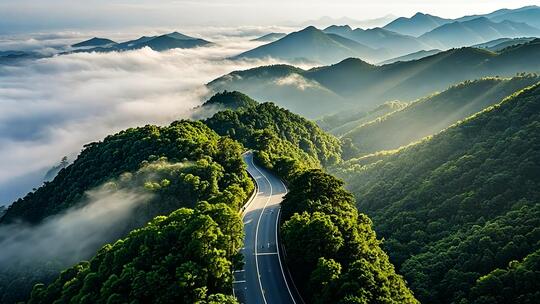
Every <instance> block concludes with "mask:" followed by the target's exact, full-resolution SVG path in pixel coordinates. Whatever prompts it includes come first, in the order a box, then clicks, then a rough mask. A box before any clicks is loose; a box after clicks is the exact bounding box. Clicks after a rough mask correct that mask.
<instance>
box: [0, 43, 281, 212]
mask: <svg viewBox="0 0 540 304" xmlns="http://www.w3.org/2000/svg"><path fill="white" fill-rule="evenodd" d="M215 42H217V44H216V45H215V46H212V47H203V48H197V49H187V50H183V49H175V50H170V51H167V52H155V51H153V50H151V49H149V48H145V49H141V50H135V51H128V52H120V53H118V52H112V53H80V54H70V55H61V56H55V57H51V58H44V59H40V60H36V61H29V62H26V63H24V64H22V65H19V66H0V78H2V81H1V82H0V108H1V109H2V110H1V111H0V204H2V203H4V204H7V203H10V202H11V201H13V200H14V199H15V198H16V197H18V196H20V195H21V194H23V193H25V192H28V191H29V190H30V189H27V188H24V189H18V185H22V184H25V185H26V184H28V183H29V182H28V178H30V177H31V178H33V180H32V183H34V184H35V183H36V176H38V175H39V176H40V177H41V176H43V173H44V171H46V169H47V168H50V167H51V166H53V165H54V164H55V163H57V162H58V161H59V160H60V159H61V158H62V156H64V155H67V156H69V158H70V159H71V160H73V159H74V158H75V157H76V155H77V154H78V152H79V151H80V149H81V147H82V145H84V144H86V143H89V142H92V141H96V140H100V139H102V138H103V137H105V136H106V135H108V134H111V133H115V132H118V131H120V130H122V129H125V128H129V127H135V126H141V125H145V124H168V123H170V122H171V121H173V120H176V119H180V118H186V117H189V115H190V110H191V109H192V108H193V107H195V106H198V105H200V104H201V103H202V101H204V99H205V98H207V97H208V94H209V92H208V91H207V89H206V87H205V86H204V84H205V83H207V82H209V81H211V80H213V79H214V78H216V77H219V76H221V75H223V74H226V73H229V72H231V71H233V70H237V69H246V68H250V67H254V66H258V65H262V64H270V63H274V62H272V61H264V62H263V61H256V60H255V61H252V60H250V61H230V60H226V59H224V58H228V57H229V56H232V55H235V54H238V53H240V52H242V51H244V50H246V49H249V48H251V47H253V46H256V45H257V44H256V43H253V42H249V41H246V39H245V38H233V39H231V38H228V39H227V40H226V42H221V41H215ZM21 179H22V181H21ZM14 181H17V183H15V182H14ZM25 181H26V183H25ZM35 186H37V185H35Z"/></svg>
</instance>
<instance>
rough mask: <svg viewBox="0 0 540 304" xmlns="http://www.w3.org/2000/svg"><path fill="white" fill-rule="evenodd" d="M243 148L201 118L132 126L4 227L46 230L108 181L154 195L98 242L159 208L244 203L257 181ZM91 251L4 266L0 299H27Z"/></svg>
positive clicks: (25, 202)
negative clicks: (50, 219) (25, 223)
mask: <svg viewBox="0 0 540 304" xmlns="http://www.w3.org/2000/svg"><path fill="white" fill-rule="evenodd" d="M243 151H244V149H243V147H242V146H241V145H240V144H239V143H238V142H236V141H234V140H232V139H230V138H227V137H220V136H219V135H218V134H216V133H215V132H214V131H212V130H211V129H209V128H208V127H207V126H206V125H204V124H203V123H201V122H191V121H177V122H174V123H172V124H171V125H170V126H165V127H157V126H145V127H141V128H133V129H128V130H125V131H122V132H120V133H118V134H115V135H111V136H108V137H107V138H105V140H103V141H102V142H96V143H92V144H89V145H87V146H86V147H85V149H84V150H83V151H82V152H81V154H80V155H79V157H78V158H77V159H76V160H75V161H74V163H73V164H72V165H70V166H68V167H67V168H64V169H62V170H61V171H60V172H59V173H58V175H57V176H56V178H55V179H54V180H53V181H51V182H47V183H45V184H44V185H43V186H42V187H40V188H39V189H38V190H37V191H35V192H33V193H30V194H28V195H27V196H26V197H25V198H23V199H20V200H18V201H16V202H15V203H14V204H13V205H11V206H10V207H9V208H8V210H7V212H6V214H5V216H4V217H3V219H2V226H3V227H7V228H6V229H8V228H9V227H11V226H10V223H13V225H16V224H17V222H18V221H29V222H31V223H33V224H34V225H36V226H37V227H38V228H36V229H39V225H40V223H41V222H44V223H48V217H54V216H55V215H59V214H64V213H69V212H70V211H71V210H74V209H73V208H75V209H77V208H81V206H84V204H86V203H88V201H90V200H89V199H88V194H87V191H89V190H92V189H94V188H96V187H98V186H100V185H103V184H106V185H107V186H109V187H112V188H113V189H118V190H123V189H127V190H129V191H137V193H139V194H145V193H149V194H152V197H153V198H152V199H151V200H150V201H149V202H146V203H145V204H142V205H138V206H136V209H135V211H134V213H133V215H132V216H131V217H129V218H128V219H127V222H126V223H119V224H118V225H119V227H121V228H118V230H117V231H116V230H115V231H111V232H110V234H108V235H107V236H103V239H99V240H97V241H96V243H95V246H97V247H94V248H95V249H98V248H99V246H101V245H103V244H105V243H107V242H112V241H114V240H116V239H118V238H120V237H122V236H124V235H125V234H127V233H128V232H129V231H130V230H132V229H134V228H138V227H141V226H142V225H144V224H145V223H147V222H148V221H149V220H150V219H152V218H153V217H155V216H157V215H167V214H169V213H170V212H172V211H174V210H177V209H178V208H181V207H193V206H195V204H196V203H197V202H200V201H209V202H212V203H226V204H227V205H228V206H229V207H230V208H232V209H233V210H237V209H238V208H239V207H240V206H241V205H242V204H243V203H244V201H245V200H246V198H247V197H248V194H249V193H251V191H252V190H253V188H254V186H253V182H252V181H251V179H250V178H249V177H248V175H247V172H246V171H245V164H244V162H243V160H242V157H241V154H242V153H243ZM113 203H114V202H113ZM75 245H76V244H75ZM75 245H73V246H75ZM95 249H94V250H95ZM91 254H92V252H80V253H79V254H78V255H76V256H72V257H69V258H67V259H64V260H56V257H55V258H53V259H52V260H49V259H45V258H40V257H39V256H38V257H36V258H35V259H34V260H32V261H21V263H19V262H15V261H13V262H11V263H9V265H6V266H5V267H3V268H2V269H1V270H0V300H1V301H0V302H3V303H13V302H16V301H21V300H25V299H26V298H27V297H28V294H29V291H30V289H31V288H32V285H33V284H35V283H36V282H46V283H47V282H49V281H50V280H51V279H52V278H53V277H54V276H55V275H56V273H57V272H58V271H59V270H60V269H62V268H65V267H67V266H69V265H71V263H72V262H73V261H80V260H81V259H86V258H89V256H90V255H91ZM87 255H88V256H87ZM23 262H24V263H23Z"/></svg>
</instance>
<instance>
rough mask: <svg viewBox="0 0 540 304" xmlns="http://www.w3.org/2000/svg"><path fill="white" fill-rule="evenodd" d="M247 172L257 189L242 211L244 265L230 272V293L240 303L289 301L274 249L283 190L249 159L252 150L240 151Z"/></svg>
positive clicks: (285, 303) (291, 300)
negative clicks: (232, 272) (243, 153)
mask: <svg viewBox="0 0 540 304" xmlns="http://www.w3.org/2000/svg"><path fill="white" fill-rule="evenodd" d="M244 161H245V162H246V163H247V165H248V172H249V174H250V175H251V176H252V177H253V178H254V179H255V182H256V183H257V190H258V192H257V193H256V195H255V196H254V197H253V199H252V200H251V201H250V202H248V203H247V205H246V206H245V210H244V211H243V222H244V232H245V237H244V248H242V254H243V255H244V262H245V265H244V269H242V270H238V271H235V273H234V278H235V281H234V294H235V296H236V297H237V299H238V300H239V301H240V303H247V304H275V303H283V304H288V303H293V304H295V303H296V301H295V298H294V296H293V289H292V288H293V287H292V286H289V285H290V284H289V283H288V282H287V280H286V277H285V272H284V269H283V266H282V264H281V259H282V257H281V255H280V253H279V251H278V245H279V244H278V237H277V233H278V221H279V212H280V203H281V201H282V200H283V196H284V195H285V194H286V193H287V188H286V187H285V185H284V184H283V182H281V180H280V179H279V178H278V177H276V176H275V175H273V174H272V173H270V172H268V171H267V170H265V169H263V168H260V167H258V166H256V165H255V164H254V163H253V154H252V153H251V152H248V153H246V154H245V155H244Z"/></svg>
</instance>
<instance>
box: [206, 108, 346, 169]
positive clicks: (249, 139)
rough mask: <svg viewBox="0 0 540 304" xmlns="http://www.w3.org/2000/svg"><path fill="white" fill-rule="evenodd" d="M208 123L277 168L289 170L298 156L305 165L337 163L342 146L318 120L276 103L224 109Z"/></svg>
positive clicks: (272, 167)
mask: <svg viewBox="0 0 540 304" xmlns="http://www.w3.org/2000/svg"><path fill="white" fill-rule="evenodd" d="M205 123H206V124H207V125H208V126H209V127H210V128H212V129H213V130H214V131H216V132H217V133H218V134H220V135H222V136H230V137H231V138H234V139H236V140H238V141H240V142H241V143H242V144H244V146H246V147H249V148H251V149H254V150H256V154H255V155H256V157H257V160H258V161H259V162H260V163H261V164H262V165H264V166H265V167H267V168H269V169H273V170H274V171H277V172H282V173H284V172H289V168H288V166H296V165H297V164H295V160H297V161H299V163H300V164H302V166H305V167H320V166H321V165H325V166H326V165H331V164H335V163H337V162H338V161H339V160H340V155H341V146H340V143H339V141H338V140H337V139H336V138H334V137H333V136H331V135H329V134H326V133H325V132H324V131H322V130H321V129H320V128H319V127H318V126H317V125H316V124H315V123H313V122H311V121H308V120H306V119H305V118H302V117H301V116H298V115H296V114H293V113H291V112H290V111H288V110H285V109H282V108H279V107H277V106H275V105H274V104H272V103H262V104H259V105H257V106H256V107H250V108H245V109H240V110H238V111H230V110H229V111H227V110H226V111H222V112H218V113H216V114H215V115H214V116H213V117H211V118H209V119H207V120H206V121H205Z"/></svg>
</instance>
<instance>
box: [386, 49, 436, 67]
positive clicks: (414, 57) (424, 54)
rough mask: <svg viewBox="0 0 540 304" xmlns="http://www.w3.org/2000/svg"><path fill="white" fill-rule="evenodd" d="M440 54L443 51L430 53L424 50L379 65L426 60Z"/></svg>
mask: <svg viewBox="0 0 540 304" xmlns="http://www.w3.org/2000/svg"><path fill="white" fill-rule="evenodd" d="M440 52H442V51H441V50H438V49H434V50H429V51H425V50H422V51H418V52H414V53H410V54H407V55H403V56H399V57H395V58H391V59H388V60H385V61H382V62H380V63H379V65H383V64H390V63H394V62H398V61H411V60H417V59H421V58H424V57H427V56H431V55H435V54H438V53H440Z"/></svg>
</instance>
